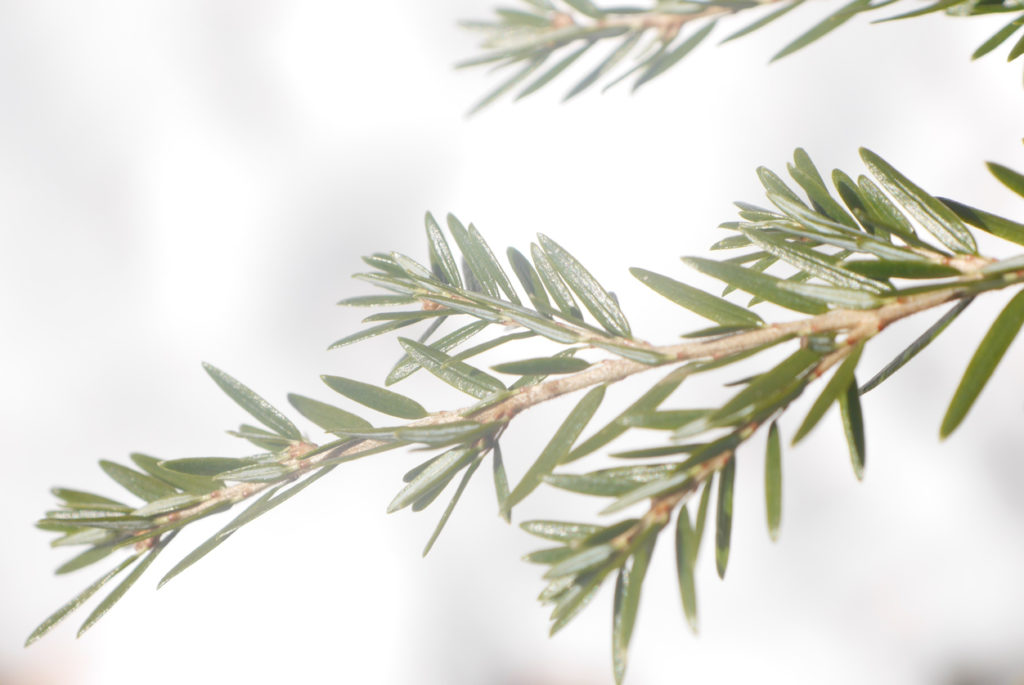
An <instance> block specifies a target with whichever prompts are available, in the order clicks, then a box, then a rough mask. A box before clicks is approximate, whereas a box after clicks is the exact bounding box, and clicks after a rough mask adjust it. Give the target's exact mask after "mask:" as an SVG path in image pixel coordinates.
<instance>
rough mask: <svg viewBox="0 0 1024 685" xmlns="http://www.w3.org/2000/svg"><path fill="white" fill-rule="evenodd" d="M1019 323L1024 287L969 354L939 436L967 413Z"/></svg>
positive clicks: (1022, 321) (1023, 311)
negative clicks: (972, 352) (969, 358)
mask: <svg viewBox="0 0 1024 685" xmlns="http://www.w3.org/2000/svg"><path fill="white" fill-rule="evenodd" d="M1021 324H1024V291H1021V292H1019V293H1017V294H1016V295H1015V296H1014V297H1013V299H1011V300H1010V301H1009V303H1007V305H1006V307H1005V308H1004V309H1003V311H1002V312H1000V313H999V316H997V317H996V320H995V321H994V322H993V323H992V327H991V328H989V329H988V333H986V334H985V337H984V338H983V339H982V341H981V344H980V345H978V349H977V350H976V351H975V352H974V356H973V357H971V361H970V363H969V364H968V365H967V370H966V371H964V376H963V378H962V379H961V380H960V385H959V386H958V387H957V389H956V393H955V394H954V395H953V400H952V401H951V402H950V403H949V409H947V410H946V415H945V417H943V419H942V427H941V428H940V429H939V435H940V436H942V437H943V438H945V437H946V436H948V435H949V434H950V433H952V432H953V431H954V430H956V428H957V426H959V425H960V422H961V421H963V420H964V417H965V416H967V412H968V411H970V409H971V406H972V405H973V404H974V401H975V400H976V399H977V398H978V395H979V394H980V393H981V390H982V388H984V387H985V384H986V383H987V382H988V379H989V378H990V377H991V376H992V373H993V372H994V371H995V370H996V366H998V365H999V362H1000V361H1001V360H1002V358H1003V355H1004V354H1005V353H1006V350H1007V349H1008V348H1009V347H1010V343H1012V342H1013V339H1014V338H1015V337H1017V333H1018V332H1019V331H1020V327H1021Z"/></svg>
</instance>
